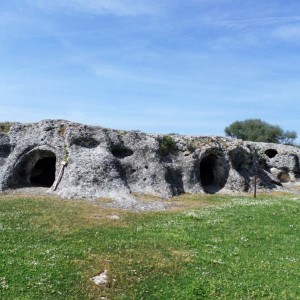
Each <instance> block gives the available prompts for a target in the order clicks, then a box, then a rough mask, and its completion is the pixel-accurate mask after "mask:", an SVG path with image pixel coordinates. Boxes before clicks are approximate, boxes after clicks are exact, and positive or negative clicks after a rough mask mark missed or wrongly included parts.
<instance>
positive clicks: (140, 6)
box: [28, 0, 158, 16]
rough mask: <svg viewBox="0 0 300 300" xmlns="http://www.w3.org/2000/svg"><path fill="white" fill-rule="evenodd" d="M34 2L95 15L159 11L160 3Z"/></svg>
mask: <svg viewBox="0 0 300 300" xmlns="http://www.w3.org/2000/svg"><path fill="white" fill-rule="evenodd" d="M28 2H29V3H31V2H32V1H31V0H28ZM34 3H35V4H36V5H38V6H39V7H40V8H44V9H50V10H60V11H61V12H64V11H65V12H70V11H71V12H80V13H89V14H94V15H101V14H113V15H119V16H136V15H140V14H145V15H148V14H156V13H157V12H158V5H155V2H153V1H151V2H148V3H145V1H140V0H38V1H35V2H34Z"/></svg>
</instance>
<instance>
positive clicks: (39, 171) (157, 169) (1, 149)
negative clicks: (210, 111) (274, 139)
mask: <svg viewBox="0 0 300 300" xmlns="http://www.w3.org/2000/svg"><path fill="white" fill-rule="evenodd" d="M299 158H300V149H299V148H296V147H292V146H284V145H278V144H267V143H254V142H244V141H241V140H232V139H227V138H224V137H203V136H202V137H201V136H181V135H172V136H171V137H169V136H168V137H167V138H166V136H164V135H158V134H145V133H141V132H136V131H120V130H112V129H106V128H102V127H96V126H86V125H82V124H77V123H72V122H69V121H64V120H44V121H41V122H38V123H30V124H21V123H6V124H3V123H2V124H1V126H0V191H5V190H7V189H14V188H20V187H29V186H45V187H49V190H50V188H51V187H52V190H53V193H55V194H57V195H59V196H61V197H66V198H90V199H91V198H93V199H95V198H101V197H102V198H103V197H105V198H107V197H108V198H114V199H116V198H118V199H122V198H124V199H126V198H127V199H129V198H130V197H132V195H134V193H138V194H150V195H156V196H160V197H163V198H168V197H172V196H174V195H179V194H182V193H216V192H219V191H220V192H238V193H240V192H250V191H251V190H252V189H253V177H254V176H255V175H257V176H258V188H260V189H280V188H281V186H282V183H285V182H297V181H300V166H299ZM62 161H65V162H67V165H66V166H63V165H62V164H61V162H62ZM55 188H56V189H55Z"/></svg>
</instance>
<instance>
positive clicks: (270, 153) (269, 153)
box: [265, 149, 278, 158]
mask: <svg viewBox="0 0 300 300" xmlns="http://www.w3.org/2000/svg"><path fill="white" fill-rule="evenodd" d="M265 154H266V155H267V156H268V157H269V158H273V157H275V156H276V155H277V154H278V152H277V150H275V149H267V150H266V151H265Z"/></svg>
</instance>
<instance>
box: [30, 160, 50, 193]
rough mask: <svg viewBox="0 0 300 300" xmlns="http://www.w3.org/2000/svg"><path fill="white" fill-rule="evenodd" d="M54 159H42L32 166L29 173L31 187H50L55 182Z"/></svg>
mask: <svg viewBox="0 0 300 300" xmlns="http://www.w3.org/2000/svg"><path fill="white" fill-rule="evenodd" d="M55 165H56V157H55V156H50V157H43V158H41V159H39V160H38V161H37V162H36V164H35V165H34V167H33V169H32V170H31V173H30V183H31V185H33V186H42V187H51V186H52V184H53V182H54V180H55Z"/></svg>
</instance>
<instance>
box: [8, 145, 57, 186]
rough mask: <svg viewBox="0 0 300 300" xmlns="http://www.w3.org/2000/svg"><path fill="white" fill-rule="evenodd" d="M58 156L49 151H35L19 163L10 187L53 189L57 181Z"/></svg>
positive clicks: (9, 184) (10, 179) (9, 183)
mask: <svg viewBox="0 0 300 300" xmlns="http://www.w3.org/2000/svg"><path fill="white" fill-rule="evenodd" d="M55 171H56V155H55V154H54V153H53V152H52V151H49V150H41V149H35V150H31V151H30V152H28V153H26V154H24V155H23V156H22V157H20V159H19V161H18V162H17V164H16V166H15V168H14V170H13V173H12V175H11V177H10V178H9V180H8V186H9V187H12V188H14V187H16V188H18V187H51V186H52V185H53V183H54V181H55Z"/></svg>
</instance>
